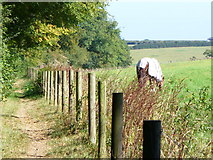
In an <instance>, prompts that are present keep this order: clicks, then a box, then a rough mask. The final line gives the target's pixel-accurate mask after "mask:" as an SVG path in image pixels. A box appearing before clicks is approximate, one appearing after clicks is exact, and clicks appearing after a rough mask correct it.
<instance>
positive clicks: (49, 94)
mask: <svg viewBox="0 0 213 160" xmlns="http://www.w3.org/2000/svg"><path fill="white" fill-rule="evenodd" d="M50 98H51V71H48V91H47V101H48V104H50Z"/></svg>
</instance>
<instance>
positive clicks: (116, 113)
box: [111, 93, 123, 159]
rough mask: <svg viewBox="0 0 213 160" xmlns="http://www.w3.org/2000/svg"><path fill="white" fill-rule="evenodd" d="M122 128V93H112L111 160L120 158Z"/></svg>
mask: <svg viewBox="0 0 213 160" xmlns="http://www.w3.org/2000/svg"><path fill="white" fill-rule="evenodd" d="M122 128H123V93H113V96H112V146H111V159H117V158H122Z"/></svg>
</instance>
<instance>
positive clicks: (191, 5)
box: [107, 0, 211, 40]
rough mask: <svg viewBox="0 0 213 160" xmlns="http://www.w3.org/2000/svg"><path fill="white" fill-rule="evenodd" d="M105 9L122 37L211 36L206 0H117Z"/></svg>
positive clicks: (202, 37) (203, 37)
mask: <svg viewBox="0 0 213 160" xmlns="http://www.w3.org/2000/svg"><path fill="white" fill-rule="evenodd" d="M109 4H110V6H108V7H107V11H108V12H109V13H110V14H111V15H112V16H113V17H114V20H116V21H117V22H118V27H119V28H120V29H121V37H122V38H123V39H125V40H143V39H150V40H207V39H208V38H209V37H211V1H210V0H194V1H193V0H185V1H183V0H179V1H177V0H176V1H175V0H170V1H166V0H164V1H162V0H149V1H148V0H147V1H145V0H131V1H130V0H117V1H115V0H114V1H112V2H109Z"/></svg>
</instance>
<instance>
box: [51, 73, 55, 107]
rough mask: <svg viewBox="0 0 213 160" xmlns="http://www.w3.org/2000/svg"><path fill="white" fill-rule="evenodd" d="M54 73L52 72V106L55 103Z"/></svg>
mask: <svg viewBox="0 0 213 160" xmlns="http://www.w3.org/2000/svg"><path fill="white" fill-rule="evenodd" d="M54 90H55V89H54V71H51V95H50V97H51V98H50V99H51V104H53V103H54Z"/></svg>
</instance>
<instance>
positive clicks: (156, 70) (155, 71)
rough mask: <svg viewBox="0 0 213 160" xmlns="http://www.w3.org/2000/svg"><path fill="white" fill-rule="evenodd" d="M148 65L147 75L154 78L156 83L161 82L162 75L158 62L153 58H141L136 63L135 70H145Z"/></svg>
mask: <svg viewBox="0 0 213 160" xmlns="http://www.w3.org/2000/svg"><path fill="white" fill-rule="evenodd" d="M147 64H149V68H148V74H149V75H150V76H152V77H154V78H155V79H156V80H157V82H161V81H162V80H163V79H162V77H163V74H162V71H161V67H160V64H159V62H158V61H157V60H156V59H154V58H147V57H145V58H142V59H141V60H140V61H139V62H138V63H137V68H143V69H144V68H145V67H146V65H147Z"/></svg>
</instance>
